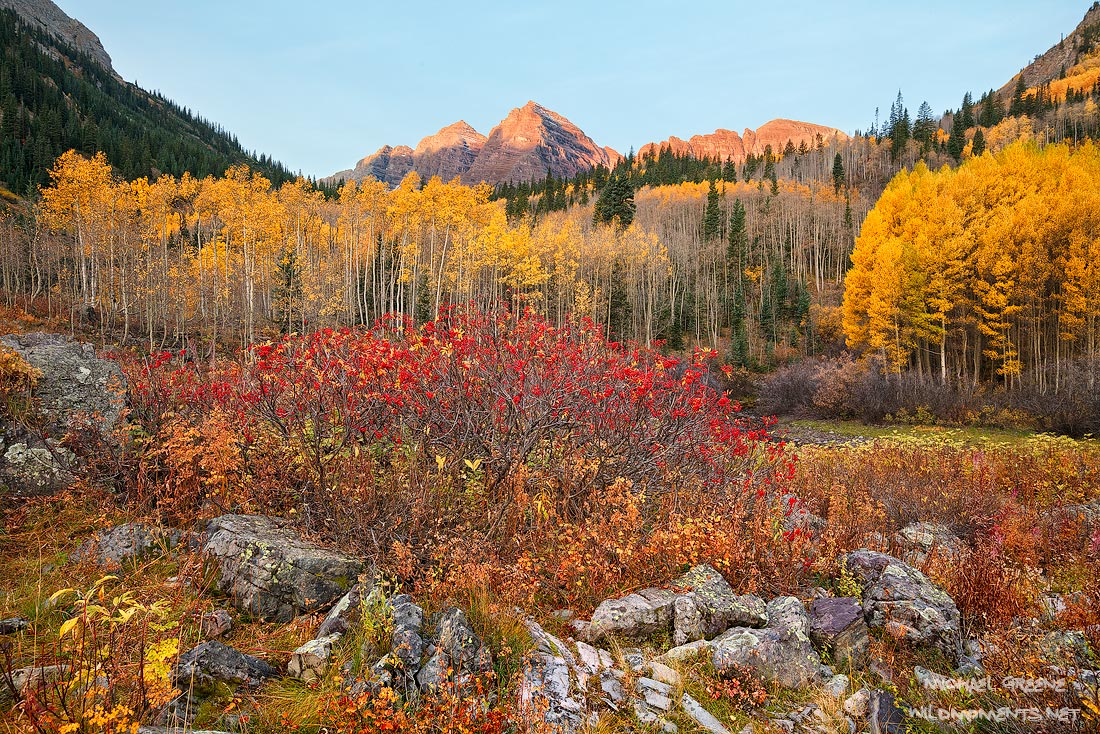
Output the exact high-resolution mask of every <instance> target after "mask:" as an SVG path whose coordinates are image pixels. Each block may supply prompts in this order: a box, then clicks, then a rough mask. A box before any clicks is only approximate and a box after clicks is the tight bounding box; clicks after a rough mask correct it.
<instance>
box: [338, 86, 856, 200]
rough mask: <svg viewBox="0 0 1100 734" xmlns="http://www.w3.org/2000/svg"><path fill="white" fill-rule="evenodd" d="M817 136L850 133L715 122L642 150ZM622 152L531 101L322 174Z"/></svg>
mask: <svg viewBox="0 0 1100 734" xmlns="http://www.w3.org/2000/svg"><path fill="white" fill-rule="evenodd" d="M819 138H820V139H822V140H823V141H825V142H828V141H830V140H833V139H839V140H847V139H848V135H847V134H846V133H844V132H843V131H841V130H838V129H836V128H833V127H827V126H825V125H816V124H814V123H810V122H800V121H797V120H784V119H779V120H772V121H771V122H767V123H765V124H764V125H761V126H760V127H759V128H758V129H757V130H750V129H748V128H746V129H745V132H744V133H743V134H742V135H738V134H737V133H735V132H733V131H732V130H722V129H719V130H716V131H715V132H713V133H710V134H708V135H695V136H693V137H692V138H690V139H689V140H682V139H680V138H677V137H670V138H669V139H667V140H665V141H662V142H660V143H649V144H647V145H645V146H643V147H642V149H641V150H640V151H639V155H646V154H647V153H649V152H653V153H657V152H659V151H660V150H661V148H663V147H665V148H668V149H670V150H672V151H673V152H675V153H676V154H678V155H691V156H694V157H696V158H703V157H708V158H718V159H720V160H723V161H725V160H727V159H731V160H733V161H734V162H738V163H739V162H742V161H744V160H745V157H746V156H747V155H749V154H752V155H762V154H763V153H764V151H765V149H766V148H767V147H768V146H769V145H770V146H771V148H772V150H773V151H774V152H775V153H777V154H778V153H781V152H782V151H783V148H784V146H786V144H787V141H791V142H792V143H793V144H794V145H795V147H798V146H799V145H800V144H801V143H805V144H806V145H808V146H813V145H815V144H816V143H817V140H818V139H819ZM621 158H622V155H620V154H619V153H618V152H617V151H615V150H613V149H612V148H607V147H600V146H599V145H597V144H596V143H595V142H594V141H593V140H592V139H591V138H590V137H588V136H587V135H586V134H585V133H584V131H583V130H581V129H580V128H579V127H577V126H576V125H574V124H573V123H572V122H570V121H569V120H568V119H566V118H565V117H563V116H562V115H560V114H558V113H557V112H554V111H552V110H549V109H547V108H545V107H543V106H542V105H540V104H537V103H535V102H528V103H527V104H526V105H524V106H523V107H517V108H516V109H514V110H512V111H511V112H510V113H508V116H507V117H506V118H505V119H504V120H502V121H501V122H500V124H499V125H497V126H496V127H494V128H493V129H492V131H491V132H490V133H489V136H488V137H486V136H484V135H482V134H481V133H479V132H477V131H476V130H474V129H473V128H472V127H470V126H469V125H468V124H466V123H465V122H464V121H459V122H456V123H454V124H453V125H448V126H447V127H445V128H443V129H442V130H440V131H439V132H437V133H436V134H435V135H429V136H428V137H426V138H424V139H423V140H421V141H420V142H419V143H418V144H417V146H416V148H415V149H413V148H410V147H408V146H407V145H398V146H396V147H392V146H389V145H384V146H382V147H381V148H379V149H378V150H377V151H375V152H374V153H372V154H371V155H369V156H367V157H365V158H363V159H362V160H360V161H359V163H357V164H356V166H355V168H351V169H348V170H345V171H339V172H337V173H334V174H333V175H332V176H330V177H328V178H327V179H325V180H326V181H328V182H331V183H335V182H337V181H340V180H345V181H362V180H364V179H367V178H371V177H373V178H375V179H377V180H379V181H384V182H385V183H387V184H389V185H390V186H397V185H398V184H399V183H401V181H402V179H404V178H405V176H407V175H408V174H409V172H410V171H416V172H417V174H419V175H420V177H421V178H422V179H428V178H430V177H431V176H439V177H440V178H442V179H443V180H444V181H450V180H452V179H455V178H458V179H460V180H461V181H462V182H463V183H466V184H477V183H481V182H482V181H484V182H487V183H489V184H493V185H496V184H500V183H505V182H510V183H516V182H520V181H530V180H532V179H539V178H542V177H544V176H545V175H546V173H547V171H549V172H550V174H551V175H553V176H554V177H555V178H558V179H568V178H572V177H573V176H576V175H577V174H578V173H581V172H583V171H586V170H590V169H592V168H595V167H596V166H605V167H607V168H611V167H613V166H614V165H615V164H616V163H617V162H618V161H619V160H620V159H621Z"/></svg>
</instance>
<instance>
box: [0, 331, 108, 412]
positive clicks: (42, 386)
mask: <svg viewBox="0 0 1100 734" xmlns="http://www.w3.org/2000/svg"><path fill="white" fill-rule="evenodd" d="M0 344H3V345H4V346H7V347H9V348H11V349H14V350H15V351H16V352H18V353H19V356H21V357H22V358H23V359H24V360H26V362H27V364H29V365H30V366H31V367H34V368H35V369H37V370H38V371H39V372H41V373H42V376H41V377H40V378H39V379H38V385H37V386H36V388H35V397H37V398H38V400H39V401H40V402H41V406H42V412H43V414H44V416H45V417H46V419H47V420H48V421H49V423H50V427H51V428H52V429H54V430H51V431H50V432H51V433H63V432H64V431H65V430H66V429H68V428H69V427H71V426H72V425H73V424H74V421H75V420H76V419H77V417H78V416H80V415H84V416H87V417H89V418H92V419H93V420H94V421H95V425H96V427H97V428H98V429H99V430H101V431H102V432H103V433H104V434H108V433H110V432H111V431H112V430H114V428H115V426H116V425H118V421H119V418H120V416H121V414H122V409H123V407H124V405H125V397H126V376H125V375H123V373H122V369H121V368H120V367H119V366H118V363H117V362H114V361H112V360H109V359H100V358H99V357H97V356H96V353H95V348H94V347H93V346H92V345H91V344H84V343H81V342H78V341H75V340H73V339H71V338H69V337H68V336H65V335H63V334H46V333H42V332H35V333H31V334H9V335H7V336H4V337H0Z"/></svg>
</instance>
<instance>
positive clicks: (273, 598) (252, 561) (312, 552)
mask: <svg viewBox="0 0 1100 734" xmlns="http://www.w3.org/2000/svg"><path fill="white" fill-rule="evenodd" d="M207 532H208V536H207V540H206V543H205V545H204V546H203V552H204V553H205V554H206V555H207V556H208V557H210V558H212V559H214V560H215V561H216V562H217V563H218V566H219V579H218V588H219V589H220V590H221V591H222V592H223V593H225V594H227V595H229V597H230V598H231V599H232V600H233V604H234V605H235V606H236V607H237V608H238V609H240V610H241V611H242V612H245V613H246V614H249V615H251V616H253V617H255V618H257V619H261V620H264V621H272V622H289V621H290V620H291V619H293V618H294V617H296V616H298V615H299V614H302V613H304V612H313V611H317V610H319V609H324V608H326V607H327V606H329V605H331V604H332V603H333V602H335V601H336V600H337V599H338V598H339V597H341V596H342V595H343V594H344V593H345V592H347V591H348V589H349V588H350V587H351V586H352V585H353V584H354V583H355V580H356V577H358V575H359V573H360V572H361V571H362V570H363V564H362V563H361V562H359V561H358V560H356V559H354V558H351V557H349V556H346V555H343V554H342V553H337V552H335V551H332V550H329V549H327V548H322V547H321V546H319V545H316V544H314V543H310V542H307V541H304V540H302V539H301V538H299V537H298V535H297V534H295V533H294V532H292V531H291V530H288V529H286V528H283V527H280V526H279V524H278V523H277V522H276V521H275V520H273V519H272V518H269V517H263V516H259V515H223V516H222V517H219V518H217V519H215V520H212V521H211V522H210V525H209V527H208V531H207Z"/></svg>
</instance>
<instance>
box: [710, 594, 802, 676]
mask: <svg viewBox="0 0 1100 734" xmlns="http://www.w3.org/2000/svg"><path fill="white" fill-rule="evenodd" d="M767 610H768V626H767V627H765V628H763V629H752V628H747V627H734V628H732V629H729V630H727V631H725V632H723V633H722V634H721V635H719V636H718V637H717V638H716V639H715V640H714V643H713V653H712V662H713V663H714V669H715V670H717V671H719V672H721V671H726V670H734V669H742V670H744V669H747V670H751V671H753V672H754V673H756V674H757V675H758V676H760V677H761V678H762V679H765V680H770V681H775V682H777V683H779V684H780V685H782V686H784V687H786V688H795V689H798V688H805V687H807V686H809V685H811V684H814V683H819V682H821V680H822V667H821V657H820V656H819V655H818V654H817V651H816V650H814V648H813V645H812V644H811V642H810V637H809V632H810V617H809V615H808V614H807V613H806V608H805V607H804V606H803V605H802V602H800V601H798V600H797V599H795V598H794V597H779V598H777V599H773V600H772V601H770V602H769V603H768V608H767Z"/></svg>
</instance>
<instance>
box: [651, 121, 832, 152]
mask: <svg viewBox="0 0 1100 734" xmlns="http://www.w3.org/2000/svg"><path fill="white" fill-rule="evenodd" d="M819 139H820V140H821V141H823V142H826V143H827V142H830V141H832V140H834V139H835V140H847V139H848V135H847V134H845V133H844V132H843V131H841V130H838V129H836V128H833V127H826V126H824V125H815V124H814V123H812V122H799V121H798V120H782V119H780V120H772V121H770V122H766V123H764V124H763V125H761V126H760V127H759V128H757V129H756V130H751V129H749V128H745V131H744V133H742V134H741V135H738V134H737V133H736V132H734V131H733V130H725V129H721V128H719V129H718V130H715V131H714V132H713V133H708V134H706V135H693V136H691V137H690V138H688V139H687V140H683V139H682V138H678V137H675V136H673V137H670V138H668V139H667V140H664V141H661V142H660V143H649V144H648V145H645V146H643V147H642V149H641V150H640V151H638V154H639V156H645V155H648V154H650V153H660V151H661V150H663V149H666V148H667V149H668V150H670V151H671V152H673V153H675V154H677V155H690V156H693V157H695V158H718V159H719V160H723V161H724V160H727V159H729V160H732V161H734V162H735V163H740V162H741V161H744V160H745V157H746V156H748V155H750V154H751V155H757V156H759V155H763V154H764V151H765V150H766V149H767V147H768V146H769V145H770V146H771V149H772V151H774V152H775V153H777V154H778V153H781V152H782V151H783V148H784V147H785V146H786V145H787V141H788V140H789V141H790V142H791V143H792V144H793V145H794V146H795V147H796V148H797V147H799V145H801V144H803V143H805V144H806V145H807V146H808V147H811V148H812V147H814V146H815V145H817V142H818V140H819Z"/></svg>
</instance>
